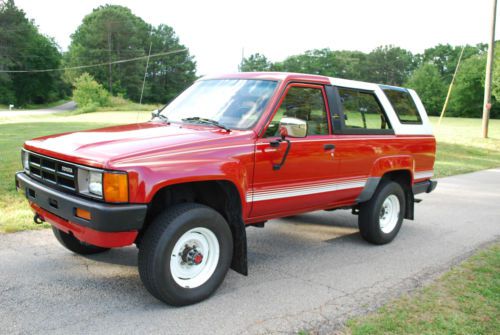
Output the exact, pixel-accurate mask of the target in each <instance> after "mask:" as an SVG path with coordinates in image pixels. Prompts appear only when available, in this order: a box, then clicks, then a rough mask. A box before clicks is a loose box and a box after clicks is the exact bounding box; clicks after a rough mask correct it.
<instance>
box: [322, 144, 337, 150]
mask: <svg viewBox="0 0 500 335" xmlns="http://www.w3.org/2000/svg"><path fill="white" fill-rule="evenodd" d="M323 149H325V150H335V144H325V145H324V146H323Z"/></svg>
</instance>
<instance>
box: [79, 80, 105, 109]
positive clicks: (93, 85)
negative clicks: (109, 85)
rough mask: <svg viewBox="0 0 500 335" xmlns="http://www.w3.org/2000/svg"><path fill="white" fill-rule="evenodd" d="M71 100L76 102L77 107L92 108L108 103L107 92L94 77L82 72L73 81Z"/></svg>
mask: <svg viewBox="0 0 500 335" xmlns="http://www.w3.org/2000/svg"><path fill="white" fill-rule="evenodd" d="M74 86H75V89H74V90H73V100H75V102H76V103H77V104H78V108H86V109H89V107H90V109H92V106H93V108H94V109H95V108H97V107H102V106H107V105H108V104H109V93H108V91H106V90H105V89H104V87H102V85H101V84H99V83H98V82H97V81H95V80H94V78H93V77H92V76H91V75H90V74H88V73H84V74H82V75H81V76H80V77H78V78H77V79H76V81H75V83H74Z"/></svg>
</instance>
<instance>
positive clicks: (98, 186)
mask: <svg viewBox="0 0 500 335" xmlns="http://www.w3.org/2000/svg"><path fill="white" fill-rule="evenodd" d="M88 187H89V193H91V194H95V195H97V196H99V197H102V173H101V172H95V171H90V172H89V186H88Z"/></svg>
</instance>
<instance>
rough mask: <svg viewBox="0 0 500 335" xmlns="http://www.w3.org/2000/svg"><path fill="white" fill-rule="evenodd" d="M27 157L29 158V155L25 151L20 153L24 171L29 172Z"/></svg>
mask: <svg viewBox="0 0 500 335" xmlns="http://www.w3.org/2000/svg"><path fill="white" fill-rule="evenodd" d="M29 157H30V155H29V154H28V152H27V151H24V150H22V151H21V162H22V164H23V169H24V171H29V170H30V161H29Z"/></svg>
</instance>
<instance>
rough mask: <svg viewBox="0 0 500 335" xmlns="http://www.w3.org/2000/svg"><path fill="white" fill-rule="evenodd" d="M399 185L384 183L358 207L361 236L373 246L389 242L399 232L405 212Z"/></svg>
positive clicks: (390, 182) (401, 190)
mask: <svg viewBox="0 0 500 335" xmlns="http://www.w3.org/2000/svg"><path fill="white" fill-rule="evenodd" d="M405 208H406V207H405V195H404V191H403V188H402V187H401V185H400V184H399V183H397V182H394V181H384V182H382V184H381V185H380V186H379V187H378V189H377V191H375V194H374V195H373V197H372V198H371V199H370V200H369V201H367V202H365V203H363V204H361V205H360V209H359V218H358V225H359V231H360V233H361V236H362V237H363V238H364V239H365V240H366V241H368V242H370V243H374V244H386V243H389V242H391V241H392V240H393V239H394V238H395V237H396V235H397V234H398V232H399V229H400V228H401V225H402V223H403V218H404V211H405Z"/></svg>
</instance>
